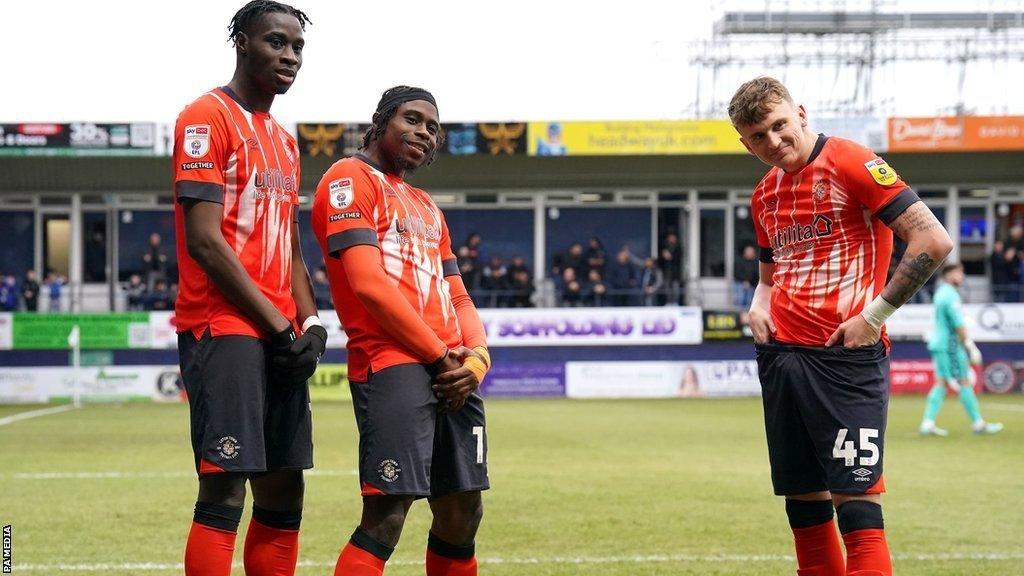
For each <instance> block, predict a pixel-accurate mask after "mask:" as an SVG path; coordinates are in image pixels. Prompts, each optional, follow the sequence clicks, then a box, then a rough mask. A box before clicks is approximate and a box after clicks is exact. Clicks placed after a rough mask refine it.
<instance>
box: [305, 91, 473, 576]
mask: <svg viewBox="0 0 1024 576" xmlns="http://www.w3.org/2000/svg"><path fill="white" fill-rule="evenodd" d="M443 141H444V133H443V131H442V129H441V124H440V121H439V120H438V110H437V103H436V101H435V100H434V96H433V95H432V94H431V93H430V92H428V91H426V90H423V89H421V88H414V87H411V86H396V87H394V88H391V89H389V90H387V91H385V92H384V94H383V95H382V96H381V98H380V101H379V102H378V104H377V109H376V111H375V112H374V114H373V125H372V126H371V127H370V128H369V130H367V132H366V135H365V138H364V140H363V147H362V150H361V152H360V153H359V154H356V155H355V156H354V157H352V158H345V159H343V160H339V161H338V162H336V163H335V164H334V165H333V166H331V168H330V169H329V170H328V171H327V173H326V174H324V176H323V178H322V179H321V180H320V184H319V186H317V191H316V199H315V200H314V202H313V214H312V223H313V231H314V233H315V235H316V238H317V240H318V241H319V243H320V248H321V249H322V250H323V253H324V255H325V261H326V264H327V275H328V278H329V279H330V284H331V293H332V295H333V296H334V302H335V307H336V308H337V312H338V317H339V318H340V319H341V322H342V324H343V325H344V326H345V331H346V332H347V333H348V337H349V340H348V355H349V356H348V361H349V368H348V370H349V372H348V376H349V380H350V383H351V384H350V386H351V389H352V399H353V407H354V409H355V416H356V424H357V427H358V429H359V480H360V488H361V493H362V499H363V510H362V518H361V519H360V522H359V525H358V527H357V528H356V529H355V531H354V532H353V533H352V536H351V538H350V539H349V541H348V543H347V544H346V545H345V546H344V548H343V549H342V550H341V553H340V554H339V556H338V561H337V563H336V566H335V570H334V574H335V575H336V576H341V575H345V576H378V575H380V574H382V573H383V571H384V567H385V564H386V562H387V560H388V558H389V557H390V556H391V553H392V552H393V551H394V548H395V545H396V544H397V543H398V539H399V536H400V535H401V533H402V527H403V525H404V524H405V517H406V514H407V513H408V511H409V508H410V507H411V506H412V504H413V502H414V501H415V500H416V499H419V498H426V499H427V501H428V502H429V504H430V510H431V512H432V513H433V522H432V524H431V527H430V532H429V534H425V535H424V536H425V540H426V573H427V575H428V576H474V575H475V574H476V573H477V562H476V553H475V538H476V532H477V528H478V526H479V525H480V519H481V517H482V515H483V504H482V501H481V497H480V493H481V491H482V490H486V489H487V488H488V487H489V481H488V478H487V428H486V422H485V418H484V406H483V400H482V399H481V397H480V394H479V393H478V391H477V390H478V388H479V386H480V383H481V382H482V381H483V379H484V375H485V374H486V372H487V370H488V368H489V367H490V355H489V354H488V352H487V341H486V337H485V334H484V329H483V325H482V324H481V323H480V318H479V316H478V315H477V311H476V308H475V307H474V306H473V301H472V300H471V299H470V297H469V294H468V293H467V292H466V287H465V285H463V283H462V277H461V275H460V274H459V268H458V265H457V264H456V258H455V254H453V253H452V248H451V238H450V236H449V234H448V226H447V224H446V223H445V219H444V214H443V213H442V212H441V210H440V209H439V208H438V207H437V205H436V204H435V203H434V201H433V200H432V199H431V198H430V195H429V194H427V192H425V191H424V190H421V189H419V188H417V187H415V186H413V185H411V184H409V183H408V182H406V180H405V176H406V175H407V174H408V173H409V172H412V171H413V170H416V169H417V168H420V167H421V166H424V165H426V164H429V163H430V162H431V161H432V160H433V159H434V156H435V154H436V153H437V150H438V148H439V147H440V146H441V145H442V143H443Z"/></svg>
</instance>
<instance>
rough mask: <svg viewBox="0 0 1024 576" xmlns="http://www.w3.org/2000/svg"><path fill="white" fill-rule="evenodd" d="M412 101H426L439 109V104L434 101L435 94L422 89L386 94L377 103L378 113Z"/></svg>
mask: <svg viewBox="0 0 1024 576" xmlns="http://www.w3.org/2000/svg"><path fill="white" fill-rule="evenodd" d="M412 100H426V101H427V102H430V103H431V104H433V105H434V108H437V102H435V101H434V96H433V94H431V93H430V92H427V91H426V90H424V89H422V88H413V89H412V90H409V91H408V92H398V93H395V94H385V95H384V96H382V97H381V99H380V102H378V103H377V112H381V111H383V110H386V109H387V108H390V107H391V106H392V105H394V104H402V103H403V102H411V101H412Z"/></svg>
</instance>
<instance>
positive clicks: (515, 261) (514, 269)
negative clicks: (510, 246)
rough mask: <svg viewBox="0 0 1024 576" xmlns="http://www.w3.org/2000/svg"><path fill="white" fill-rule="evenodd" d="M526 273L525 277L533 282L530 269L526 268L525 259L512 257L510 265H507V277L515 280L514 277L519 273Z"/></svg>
mask: <svg viewBox="0 0 1024 576" xmlns="http://www.w3.org/2000/svg"><path fill="white" fill-rule="evenodd" d="M519 271H523V272H526V276H527V277H528V278H530V280H531V281H532V280H533V275H532V274H530V269H529V268H527V267H526V259H525V258H523V257H522V256H513V257H512V263H511V264H509V265H508V277H509V278H512V279H513V280H514V279H515V275H516V274H517V273H518V272H519Z"/></svg>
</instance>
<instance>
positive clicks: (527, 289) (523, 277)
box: [508, 261, 533, 308]
mask: <svg viewBox="0 0 1024 576" xmlns="http://www.w3.org/2000/svg"><path fill="white" fill-rule="evenodd" d="M514 262H515V261H513V263H514ZM509 269H510V270H511V269H512V268H509ZM509 292H510V293H511V296H510V297H509V300H508V306H509V307H510V308H532V307H533V282H532V281H531V280H530V273H529V272H527V271H526V269H525V268H522V269H515V272H513V273H512V283H511V284H510V285H509Z"/></svg>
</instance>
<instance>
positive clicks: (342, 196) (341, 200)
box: [327, 178, 356, 210]
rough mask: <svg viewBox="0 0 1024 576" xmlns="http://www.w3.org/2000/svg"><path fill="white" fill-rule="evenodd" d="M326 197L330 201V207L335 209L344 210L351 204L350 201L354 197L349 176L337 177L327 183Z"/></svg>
mask: <svg viewBox="0 0 1024 576" xmlns="http://www.w3.org/2000/svg"><path fill="white" fill-rule="evenodd" d="M327 192H328V194H329V196H328V198H329V199H330V201H331V207H333V208H334V209H335V210H344V209H345V208H348V207H349V206H351V205H352V201H353V200H355V199H356V194H355V191H354V190H353V189H352V179H351V178H339V179H337V180H334V181H332V182H331V183H330V184H328V185H327Z"/></svg>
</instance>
